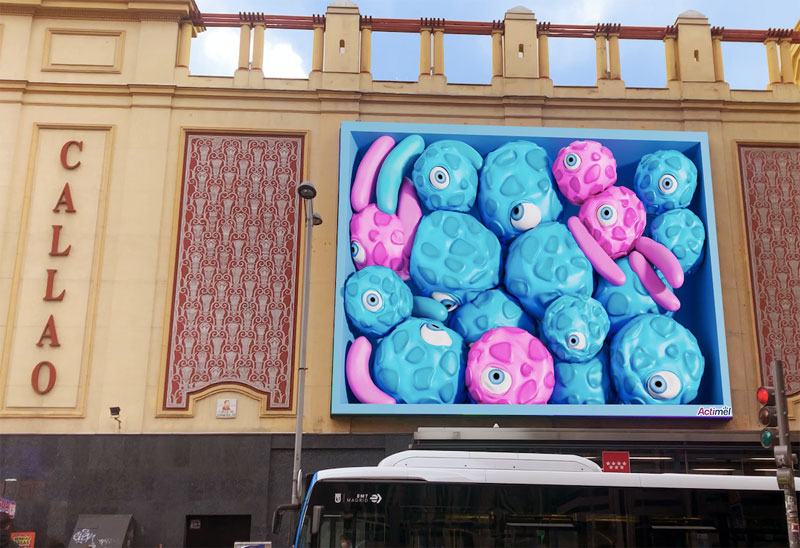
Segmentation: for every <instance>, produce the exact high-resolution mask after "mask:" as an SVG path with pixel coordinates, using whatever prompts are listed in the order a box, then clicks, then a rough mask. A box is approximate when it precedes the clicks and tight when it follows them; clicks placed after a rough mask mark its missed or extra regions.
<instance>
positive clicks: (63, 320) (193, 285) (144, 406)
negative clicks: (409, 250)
mask: <svg viewBox="0 0 800 548" xmlns="http://www.w3.org/2000/svg"><path fill="white" fill-rule="evenodd" d="M421 15H424V14H421ZM498 15H499V14H498ZM412 23H413V24H412ZM791 23H792V22H787V24H791ZM212 26H232V27H237V28H240V29H241V45H240V55H239V68H238V69H237V70H236V71H235V74H233V75H231V76H230V77H208V76H199V75H192V74H190V73H189V69H188V66H189V60H190V55H191V43H192V38H193V36H196V35H197V33H198V32H202V31H203V30H205V28H207V27H212ZM275 27H277V28H297V29H308V30H313V60H312V71H311V73H310V74H309V76H308V78H307V79H301V80H289V79H275V78H265V77H264V74H263V71H262V67H263V46H264V33H265V32H269V29H270V28H275ZM642 29H643V27H627V28H626V27H621V28H620V27H619V26H614V25H600V26H598V27H596V28H594V27H593V28H592V29H588V30H587V29H583V28H579V27H575V26H566V25H562V26H559V25H550V24H546V23H541V22H538V21H537V20H536V18H535V15H534V14H533V13H531V12H530V11H528V10H526V9H524V8H523V9H520V8H515V9H513V10H511V11H509V12H507V13H506V14H505V16H504V19H503V20H502V21H498V22H494V23H481V24H477V23H470V24H467V23H463V24H459V22H457V21H455V22H451V21H447V22H442V21H437V20H420V21H419V22H416V21H414V22H411V23H410V22H409V21H407V20H387V19H377V18H374V19H373V18H368V17H363V16H362V14H360V13H359V10H358V8H357V7H356V6H355V5H353V4H351V3H349V2H339V1H337V2H334V3H333V4H331V5H330V6H329V8H328V11H327V12H326V14H325V15H324V16H308V17H305V16H302V17H301V16H298V17H270V16H264V15H263V14H238V15H208V14H200V13H198V12H197V9H196V6H194V4H193V3H192V2H191V1H189V2H187V1H182V0H174V1H167V0H164V1H159V2H151V3H142V4H135V3H130V2H122V1H116V0H111V1H108V2H102V3H99V2H94V1H89V0H86V1H84V0H73V1H70V2H60V3H59V2H55V3H54V2H48V1H46V0H37V1H33V2H31V1H15V0H10V1H9V0H3V1H0V120H2V123H0V211H2V212H3V216H2V239H1V240H0V249H2V252H0V303H2V307H3V310H2V318H3V319H2V320H0V338H2V341H3V346H2V357H1V361H0V432H1V433H0V475H1V476H2V478H15V479H16V480H17V481H16V482H15V483H9V484H8V485H13V486H14V487H13V492H11V491H9V492H6V496H9V495H10V496H13V498H14V499H15V500H16V502H17V508H18V509H17V512H18V514H17V516H18V517H17V520H16V521H17V526H18V527H19V528H22V529H30V530H35V531H37V533H38V535H39V537H38V538H41V539H49V540H52V541H53V542H55V541H61V542H64V543H67V542H68V540H67V539H68V538H69V536H70V535H71V534H72V530H73V527H74V526H75V523H76V520H77V517H78V515H80V514H133V516H134V519H135V520H136V524H137V525H136V538H137V541H136V544H137V545H157V544H163V545H165V546H174V545H181V544H183V543H184V542H187V544H190V543H189V541H187V540H186V539H188V538H189V537H188V535H189V534H190V526H191V523H192V520H193V519H201V517H202V516H216V515H223V514H228V515H233V514H235V515H241V516H248V517H249V518H248V519H249V522H248V523H249V524H250V537H251V538H252V539H253V540H258V539H272V540H274V541H276V542H283V541H284V540H285V537H274V536H273V535H272V533H271V532H270V531H269V530H268V529H269V527H268V524H269V520H270V518H271V513H272V511H273V510H274V508H275V507H276V506H277V505H278V504H283V503H287V502H288V501H289V499H290V498H291V497H290V494H289V493H290V484H291V475H292V472H291V470H292V464H291V463H292V449H293V434H292V433H293V432H294V431H295V426H296V417H297V413H298V406H297V399H298V394H299V393H300V392H301V388H300V387H299V386H298V378H299V375H298V372H299V367H300V362H301V359H300V358H301V356H302V355H303V354H304V355H305V364H306V366H307V371H306V374H305V383H304V387H303V388H302V391H303V394H304V403H305V404H304V406H303V409H302V418H303V421H302V424H303V430H304V432H305V433H306V435H305V438H304V439H305V451H304V456H303V469H304V470H305V471H313V470H315V469H319V468H323V467H332V466H342V465H353V464H364V463H376V462H377V461H378V460H380V458H382V457H383V456H385V455H387V454H391V453H393V452H396V451H398V450H401V449H404V448H406V447H408V446H409V445H415V446H418V447H437V448H440V447H469V448H476V447H491V448H494V449H506V450H524V451H531V450H547V451H562V452H575V453H580V454H586V455H594V456H595V457H597V456H598V455H599V454H600V451H601V450H602V449H603V448H616V449H629V450H631V452H632V455H633V456H635V455H636V454H638V455H639V456H642V457H663V458H664V460H663V461H654V460H652V459H651V460H647V459H643V460H642V461H640V462H639V463H638V464H637V462H636V461H634V463H633V467H634V469H636V467H637V466H640V467H641V468H640V469H641V470H645V469H653V468H652V467H653V466H655V465H653V464H652V463H653V462H661V463H662V464H659V465H658V466H660V467H661V468H660V469H665V470H666V469H669V470H690V469H691V468H693V467H695V468H701V466H699V465H698V463H702V462H710V463H711V464H710V465H709V467H717V468H718V469H719V468H730V470H731V472H732V473H744V472H747V473H756V472H755V471H754V465H753V464H752V462H749V461H748V459H761V458H764V457H768V456H769V453H768V452H766V451H765V450H763V449H761V447H760V445H759V443H758V429H759V428H758V425H757V422H756V417H757V410H758V402H757V401H756V399H755V391H756V388H757V387H758V386H760V385H761V384H764V383H769V382H770V380H771V379H770V378H769V377H768V374H767V372H768V366H769V363H770V362H771V360H773V359H777V358H783V359H784V361H785V364H786V368H787V378H786V381H787V386H788V391H789V393H790V419H791V421H792V425H793V427H794V425H796V421H797V414H796V411H795V410H796V404H797V402H798V401H800V364H798V358H800V345H798V342H797V341H798V340H800V337H798V331H799V330H800V325H798V323H797V317H798V310H797V309H798V307H800V300H798V298H797V297H798V295H797V292H798V291H800V270H798V261H800V251H799V250H800V242H798V238H800V229H798V226H800V224H799V223H798V217H800V194H798V191H797V190H796V188H797V187H798V183H800V85H799V84H800V69H798V66H800V65H798V63H800V30H795V31H791V30H788V31H782V30H770V31H730V30H725V29H720V28H717V27H711V26H710V23H709V21H708V20H707V19H706V18H705V17H703V16H702V15H701V14H699V13H697V12H686V13H684V14H681V15H680V16H679V17H678V18H677V20H676V21H675V23H674V24H673V25H669V26H665V27H664V28H663V29H655V30H653V29H652V28H649V30H642ZM372 32H409V33H418V34H419V36H420V44H421V47H420V51H421V54H420V76H419V78H418V80H417V81H415V82H381V81H373V79H372V76H371V73H370V65H371V60H370V53H371V34H372ZM445 33H466V34H484V35H491V37H492V43H493V47H492V53H493V55H492V64H493V67H492V70H493V77H492V80H491V83H490V84H487V85H472V84H470V85H466V84H450V83H448V82H447V77H446V71H445V68H444V55H443V35H444V34H445ZM559 33H560V34H559ZM548 36H558V37H574V38H575V39H593V40H595V43H596V51H597V81H596V85H595V86H589V87H561V86H559V85H558V82H553V80H552V79H551V78H550V77H549V69H548V67H549V63H550V59H549V54H548V47H547V46H548V41H547V40H548ZM620 39H654V40H660V41H663V42H664V45H665V56H664V60H665V62H666V66H667V82H665V85H664V87H663V88H658V89H642V88H629V87H626V85H625V83H624V81H622V80H621V79H620V58H619V40H620ZM726 40H734V41H758V42H763V43H764V44H765V50H766V60H767V63H768V69H769V79H770V81H769V82H765V89H764V90H759V91H754V90H747V91H744V90H731V89H730V87H729V85H728V84H727V83H726V82H725V78H724V71H723V69H724V66H723V59H722V50H721V42H722V41H726ZM251 41H252V53H251ZM522 52H527V53H525V54H524V55H523V54H522ZM659 62H661V61H660V60H659ZM343 122H380V123H387V124H390V123H396V122H402V123H411V124H430V123H435V124H441V125H466V126H481V127H484V126H498V127H505V126H508V127H515V128H517V127H518V128H545V129H547V128H580V129H581V130H587V129H588V130H647V131H649V130H658V131H662V132H664V131H666V132H701V133H703V134H705V135H706V136H707V143H708V157H709V164H708V165H709V169H710V173H709V174H708V175H709V176H710V177H711V179H713V203H714V209H713V212H714V216H713V219H708V220H707V222H710V223H714V225H715V227H716V237H717V249H718V261H719V272H720V292H721V294H720V300H719V304H720V306H721V314H722V316H723V317H724V335H725V336H724V352H723V354H727V357H726V358H725V360H724V361H725V363H724V369H723V370H724V371H725V373H726V378H725V379H724V380H725V383H726V385H727V386H728V387H729V404H730V405H729V407H730V408H731V409H732V411H731V412H730V414H729V416H725V417H723V418H716V419H713V420H707V419H703V420H698V419H697V418H690V417H679V418H669V417H626V416H620V417H612V416H598V417H569V416H559V415H558V414H554V415H548V416H530V415H524V414H523V415H513V414H509V415H504V414H502V412H501V414H498V415H488V414H486V415H478V416H468V415H461V414H458V413H455V414H453V413H449V414H446V415H437V414H436V413H425V414H422V415H419V414H417V415H407V414H393V415H377V416H374V415H369V414H367V415H363V414H353V413H347V412H344V413H334V412H332V385H335V383H336V379H335V378H334V375H335V373H334V371H335V370H336V369H337V368H342V367H343V364H341V363H339V364H338V365H337V364H336V363H335V362H336V361H337V360H336V359H335V358H334V340H335V338H336V336H337V335H336V333H335V320H334V316H335V314H334V309H335V306H336V305H335V300H336V294H337V291H339V290H341V288H340V287H337V282H336V268H337V249H338V247H340V246H338V245H337V238H338V235H339V233H338V232H337V220H341V219H340V213H339V206H340V186H339V179H338V169H335V168H334V166H340V156H341V149H340V131H341V128H342V123H343ZM351 167H352V166H351ZM304 180H309V181H312V182H313V183H314V185H315V186H316V189H317V196H316V198H315V200H314V208H315V211H316V212H317V213H318V214H319V215H320V216H321V218H322V219H323V223H322V224H321V225H319V226H317V227H315V228H314V229H313V235H312V238H311V241H310V245H311V260H310V263H309V264H304V263H305V261H304V254H303V249H304V245H305V243H306V238H307V237H308V234H307V233H306V230H305V228H304V223H303V219H304V215H305V212H304V209H303V208H304V204H303V200H302V199H301V198H300V197H299V195H298V193H297V187H298V185H299V184H300V183H301V182H302V181H304ZM341 227H342V225H341V224H339V227H338V230H339V231H341V230H342V228H341ZM306 281H307V282H308V285H309V293H308V294H309V298H308V301H307V303H303V294H304V292H303V288H304V284H305V282H306ZM304 304H307V307H308V316H307V342H306V344H305V346H304V347H303V346H302V336H301V335H302V324H303V322H302V314H303V308H304V307H303V305H304ZM340 361H341V360H340ZM495 424H497V425H499V426H500V427H501V428H499V429H497V428H492V427H493V426H494V425H495ZM462 429H465V430H464V431H463V432H459V433H458V434H454V430H462ZM637 452H638V453H637ZM704 459H705V461H704ZM748 462H749V463H748ZM753 462H758V461H757V460H755V461H753ZM664 463H667V464H664ZM645 466H649V467H651V468H645ZM9 489H12V488H11V487H9ZM203 519H205V518H203Z"/></svg>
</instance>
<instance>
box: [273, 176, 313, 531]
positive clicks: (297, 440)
mask: <svg viewBox="0 0 800 548" xmlns="http://www.w3.org/2000/svg"><path fill="white" fill-rule="evenodd" d="M297 193H298V194H299V195H300V197H301V198H302V199H303V204H304V206H305V223H306V235H305V250H304V251H305V257H304V259H303V310H302V312H301V316H300V355H299V358H298V376H297V422H296V423H295V432H294V465H293V467H292V503H291V504H284V505H281V506H278V508H276V510H275V515H274V516H273V521H272V530H273V532H274V533H277V532H278V530H279V529H280V522H281V520H280V518H281V515H282V514H283V513H284V512H286V511H287V510H297V509H299V508H300V491H299V483H298V482H299V476H300V457H301V455H302V452H303V396H304V393H305V381H306V338H307V334H308V299H309V288H310V282H311V280H310V276H309V274H310V272H311V233H312V231H313V228H314V227H315V226H319V225H321V224H322V217H320V216H319V215H318V214H317V213H314V198H315V197H316V196H317V189H316V188H314V185H313V184H311V183H310V182H309V181H303V182H302V183H301V184H300V186H298V187H297Z"/></svg>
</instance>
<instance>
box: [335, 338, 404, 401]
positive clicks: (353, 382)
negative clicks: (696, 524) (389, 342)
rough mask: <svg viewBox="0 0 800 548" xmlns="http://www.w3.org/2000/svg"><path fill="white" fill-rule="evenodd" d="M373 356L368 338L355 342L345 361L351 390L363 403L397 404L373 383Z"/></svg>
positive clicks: (358, 339)
mask: <svg viewBox="0 0 800 548" xmlns="http://www.w3.org/2000/svg"><path fill="white" fill-rule="evenodd" d="M371 354H372V345H371V344H369V341H368V340H367V338H366V337H359V338H357V339H356V340H354V341H353V344H352V346H350V350H349V351H348V352H347V359H346V360H345V375H346V377H347V384H348V385H349V386H350V390H352V391H353V394H355V396H356V398H358V401H360V402H361V403H397V402H396V401H395V400H394V398H392V397H391V396H389V395H388V394H387V393H386V392H384V391H383V390H381V389H380V388H378V386H377V385H376V384H375V383H374V382H373V381H372V377H371V376H370V374H369V357H370V355H371Z"/></svg>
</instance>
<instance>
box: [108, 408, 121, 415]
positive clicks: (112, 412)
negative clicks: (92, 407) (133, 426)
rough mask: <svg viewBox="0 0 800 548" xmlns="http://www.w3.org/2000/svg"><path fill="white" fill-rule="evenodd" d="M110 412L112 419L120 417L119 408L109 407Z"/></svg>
mask: <svg viewBox="0 0 800 548" xmlns="http://www.w3.org/2000/svg"><path fill="white" fill-rule="evenodd" d="M109 411H111V416H112V417H119V411H120V409H119V407H109Z"/></svg>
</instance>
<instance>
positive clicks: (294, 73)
mask: <svg viewBox="0 0 800 548" xmlns="http://www.w3.org/2000/svg"><path fill="white" fill-rule="evenodd" d="M304 65H307V63H306V60H305V59H303V58H302V57H301V56H300V54H299V53H297V52H296V51H295V50H294V48H293V47H292V45H291V44H289V43H288V42H277V43H270V42H267V43H266V44H264V76H267V77H270V78H308V72H309V69H308V68H304Z"/></svg>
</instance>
